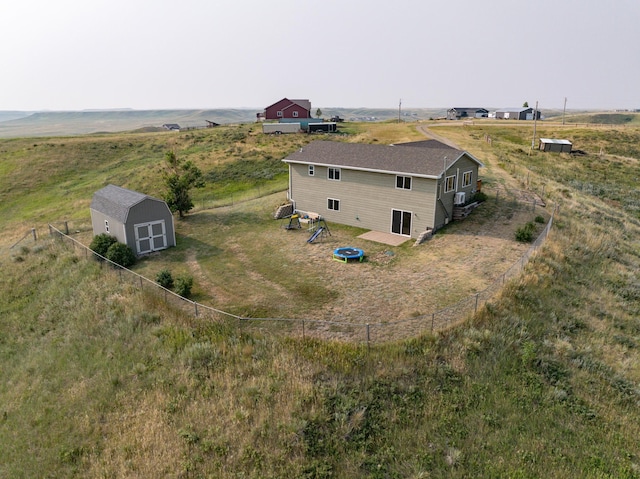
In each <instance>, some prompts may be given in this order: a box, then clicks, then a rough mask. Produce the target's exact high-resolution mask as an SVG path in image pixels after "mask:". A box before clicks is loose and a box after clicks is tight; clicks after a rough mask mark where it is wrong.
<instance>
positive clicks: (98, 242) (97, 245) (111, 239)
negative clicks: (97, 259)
mask: <svg viewBox="0 0 640 479" xmlns="http://www.w3.org/2000/svg"><path fill="white" fill-rule="evenodd" d="M117 242H118V240H117V239H116V238H115V236H111V235H108V234H107V233H100V234H99V235H96V236H94V237H93V240H92V241H91V244H90V245H89V248H91V250H92V251H95V252H96V253H98V254H99V255H100V256H105V257H106V255H107V250H108V249H109V247H110V246H111V245H112V244H115V243H117Z"/></svg>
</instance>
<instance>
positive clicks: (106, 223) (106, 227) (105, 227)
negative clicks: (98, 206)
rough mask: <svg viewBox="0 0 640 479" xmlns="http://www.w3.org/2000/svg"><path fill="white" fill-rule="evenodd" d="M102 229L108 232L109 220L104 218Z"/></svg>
mask: <svg viewBox="0 0 640 479" xmlns="http://www.w3.org/2000/svg"><path fill="white" fill-rule="evenodd" d="M104 230H105V231H106V232H107V233H108V232H109V220H104Z"/></svg>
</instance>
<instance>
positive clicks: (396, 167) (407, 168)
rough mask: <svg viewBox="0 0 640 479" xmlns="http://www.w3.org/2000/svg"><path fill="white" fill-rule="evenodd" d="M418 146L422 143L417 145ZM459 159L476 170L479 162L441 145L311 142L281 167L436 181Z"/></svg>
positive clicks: (290, 156) (287, 158)
mask: <svg viewBox="0 0 640 479" xmlns="http://www.w3.org/2000/svg"><path fill="white" fill-rule="evenodd" d="M417 143H422V142H417ZM463 156H467V157H469V158H470V159H472V160H473V161H475V162H476V163H478V165H479V166H484V165H483V164H482V163H481V162H480V161H479V160H477V159H476V158H474V157H473V156H472V155H471V154H469V153H467V152H466V151H462V150H457V149H455V148H451V147H448V146H445V145H443V146H442V147H426V148H425V147H424V146H420V145H416V146H412V145H411V144H410V143H409V144H403V146H402V147H401V148H398V147H397V146H393V145H370V144H364V143H342V142H337V141H314V142H312V143H309V144H308V145H306V146H305V147H303V148H301V149H300V150H298V151H296V152H295V153H292V154H291V155H289V156H287V157H286V158H285V159H284V160H282V161H284V162H285V163H301V164H307V165H317V166H329V167H339V168H343V169H350V170H361V171H374V172H381V173H388V174H402V175H411V176H417V177H425V178H440V177H441V176H442V174H443V172H444V171H445V163H446V169H448V168H450V167H451V166H452V165H453V164H454V163H456V162H457V161H458V160H459V159H460V158H462V157H463Z"/></svg>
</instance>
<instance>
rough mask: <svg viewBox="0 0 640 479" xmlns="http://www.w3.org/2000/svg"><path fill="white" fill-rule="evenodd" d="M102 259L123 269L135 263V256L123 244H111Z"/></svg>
mask: <svg viewBox="0 0 640 479" xmlns="http://www.w3.org/2000/svg"><path fill="white" fill-rule="evenodd" d="M104 257H105V258H107V259H108V260H109V261H113V262H114V263H116V264H119V265H120V266H122V267H124V268H128V267H129V266H131V265H133V264H134V263H135V262H136V256H135V255H134V254H133V251H131V248H129V247H128V246H127V245H126V244H124V243H113V244H112V245H111V246H109V249H108V250H107V253H106V254H105V255H104Z"/></svg>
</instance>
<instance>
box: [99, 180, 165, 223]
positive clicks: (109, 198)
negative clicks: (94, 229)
mask: <svg viewBox="0 0 640 479" xmlns="http://www.w3.org/2000/svg"><path fill="white" fill-rule="evenodd" d="M147 198H150V199H152V200H155V201H158V200H156V199H155V198H152V197H151V196H147V195H144V194H142V193H138V192H137V191H132V190H128V189H126V188H122V187H120V186H116V185H107V186H105V187H104V188H102V189H100V190H98V191H96V192H95V193H94V195H93V199H92V201H91V206H90V208H91V209H92V210H95V211H99V212H101V213H104V214H105V215H107V216H109V217H111V218H113V219H115V220H117V221H119V222H121V223H125V222H126V220H127V215H128V214H129V210H130V209H131V207H132V206H134V205H137V204H138V203H140V202H141V201H142V200H145V199H147Z"/></svg>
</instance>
